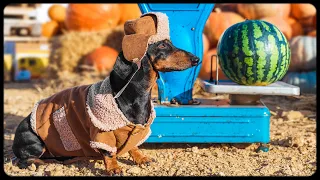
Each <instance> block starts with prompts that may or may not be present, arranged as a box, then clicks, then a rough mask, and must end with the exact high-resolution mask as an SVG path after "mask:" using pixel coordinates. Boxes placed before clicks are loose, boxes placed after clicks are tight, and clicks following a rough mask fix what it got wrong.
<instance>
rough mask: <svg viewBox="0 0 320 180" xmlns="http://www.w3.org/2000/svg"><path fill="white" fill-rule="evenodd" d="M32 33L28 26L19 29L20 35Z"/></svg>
mask: <svg viewBox="0 0 320 180" xmlns="http://www.w3.org/2000/svg"><path fill="white" fill-rule="evenodd" d="M29 34H30V30H29V29H28V28H21V29H19V35H20V36H27V35H29Z"/></svg>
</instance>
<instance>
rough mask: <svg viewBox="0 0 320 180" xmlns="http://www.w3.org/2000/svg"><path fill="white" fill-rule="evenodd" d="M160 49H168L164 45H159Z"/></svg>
mask: <svg viewBox="0 0 320 180" xmlns="http://www.w3.org/2000/svg"><path fill="white" fill-rule="evenodd" d="M158 48H159V49H164V48H166V45H164V44H163V43H161V44H159V45H158Z"/></svg>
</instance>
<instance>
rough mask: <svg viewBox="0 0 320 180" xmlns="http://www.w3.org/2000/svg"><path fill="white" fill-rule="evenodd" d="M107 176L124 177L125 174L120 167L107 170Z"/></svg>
mask: <svg viewBox="0 0 320 180" xmlns="http://www.w3.org/2000/svg"><path fill="white" fill-rule="evenodd" d="M106 174H107V175H108V176H123V172H122V169H121V168H120V167H116V168H113V169H109V170H107V173H106Z"/></svg>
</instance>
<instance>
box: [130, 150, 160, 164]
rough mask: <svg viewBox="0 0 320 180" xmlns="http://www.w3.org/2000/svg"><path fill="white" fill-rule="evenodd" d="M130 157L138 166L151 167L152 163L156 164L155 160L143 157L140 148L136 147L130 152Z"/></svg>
mask: <svg viewBox="0 0 320 180" xmlns="http://www.w3.org/2000/svg"><path fill="white" fill-rule="evenodd" d="M129 154H130V156H131V157H132V159H133V161H134V162H135V163H136V164H138V165H142V164H145V165H150V163H151V162H155V159H153V158H149V157H147V156H145V155H143V154H142V153H141V152H140V150H139V148H138V147H134V148H132V149H131V150H130V151H129Z"/></svg>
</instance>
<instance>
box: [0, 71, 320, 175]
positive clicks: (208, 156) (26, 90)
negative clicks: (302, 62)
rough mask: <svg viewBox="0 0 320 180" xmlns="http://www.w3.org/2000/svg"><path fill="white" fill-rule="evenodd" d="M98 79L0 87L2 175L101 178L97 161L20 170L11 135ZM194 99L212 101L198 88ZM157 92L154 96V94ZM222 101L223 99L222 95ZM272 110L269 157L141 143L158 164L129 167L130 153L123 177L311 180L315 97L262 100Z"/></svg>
mask: <svg viewBox="0 0 320 180" xmlns="http://www.w3.org/2000/svg"><path fill="white" fill-rule="evenodd" d="M99 79H101V77H98V76H92V75H88V74H87V75H84V76H79V75H77V76H76V75H71V74H70V75H66V77H65V79H63V80H60V81H55V80H50V81H42V82H41V81H34V82H32V83H6V84H4V171H5V173H6V174H7V175H9V176H101V175H102V176H103V175H105V174H104V164H103V162H102V161H101V160H96V161H94V160H85V161H79V162H76V163H74V164H71V165H63V164H61V163H47V164H45V165H40V166H38V167H36V166H35V165H34V164H32V165H30V166H29V167H28V168H27V169H23V170H21V169H19V168H18V167H17V166H16V165H15V164H13V163H12V158H13V157H14V155H13V153H12V150H11V145H12V141H13V138H14V132H15V129H16V127H17V125H18V124H19V122H20V121H22V120H23V118H24V117H26V116H27V115H28V114H29V113H30V111H31V108H32V107H33V104H34V103H35V102H36V101H38V100H40V99H42V98H44V97H47V96H49V95H51V94H53V93H55V92H57V91H59V90H62V89H64V88H67V87H72V86H75V85H80V84H90V83H92V82H96V81H97V80H99ZM194 89H195V96H196V97H208V98H209V97H210V98H212V96H213V95H212V94H208V93H204V92H203V91H201V88H199V87H198V84H197V83H196V85H195V88H194ZM156 94H157V92H156V90H154V91H153V95H156ZM223 97H225V96H223ZM262 99H263V102H264V103H265V104H266V106H267V107H268V108H269V109H270V111H271V114H272V117H271V119H270V138H271V142H270V143H269V148H270V150H269V152H261V151H260V152H256V149H257V147H258V144H214V143H210V144H170V143H160V144H143V145H142V146H140V147H141V150H142V152H143V153H145V154H146V155H148V156H150V157H153V158H155V159H156V160H157V162H156V163H153V164H151V165H150V166H148V167H138V166H135V165H133V163H132V161H131V158H130V157H129V155H128V154H125V155H123V156H122V157H120V158H119V165H120V166H122V167H123V172H124V176H310V175H312V174H313V173H314V172H315V171H316V169H317V167H316V120H315V114H316V96H315V95H301V96H299V97H272V96H266V97H263V98H262Z"/></svg>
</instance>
